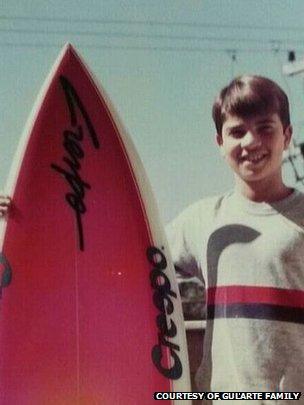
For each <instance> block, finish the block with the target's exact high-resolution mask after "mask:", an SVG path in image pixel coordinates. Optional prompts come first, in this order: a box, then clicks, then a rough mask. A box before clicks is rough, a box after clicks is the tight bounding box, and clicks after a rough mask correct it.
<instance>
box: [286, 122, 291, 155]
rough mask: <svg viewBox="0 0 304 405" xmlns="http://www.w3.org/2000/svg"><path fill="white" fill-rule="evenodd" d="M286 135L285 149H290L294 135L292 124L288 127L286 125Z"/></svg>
mask: <svg viewBox="0 0 304 405" xmlns="http://www.w3.org/2000/svg"><path fill="white" fill-rule="evenodd" d="M284 137H285V141H284V149H285V150H286V149H288V147H289V144H290V141H291V137H292V126H291V125H288V127H286V129H285V131H284Z"/></svg>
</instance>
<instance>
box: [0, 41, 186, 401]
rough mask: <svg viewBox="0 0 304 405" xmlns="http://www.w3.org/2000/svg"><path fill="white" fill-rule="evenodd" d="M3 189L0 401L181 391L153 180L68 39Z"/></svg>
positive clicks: (180, 336)
mask: <svg viewBox="0 0 304 405" xmlns="http://www.w3.org/2000/svg"><path fill="white" fill-rule="evenodd" d="M6 192H7V194H9V195H11V196H12V201H13V204H12V207H11V211H10V214H9V216H8V218H7V220H6V221H1V228H0V237H1V239H0V248H1V249H0V251H1V254H0V281H1V284H0V297H1V298H0V359H1V360H0V403H1V404H5V405H11V404H12V405H13V404H14V405H16V404H22V405H27V404H30V405H38V404H39V405H41V404H44V405H47V404H56V405H59V404H90V405H92V404H111V405H113V404H124V405H125V404H132V405H134V404H141V405H142V404H150V403H151V404H152V403H154V398H153V395H154V392H171V391H190V377H189V366H188V357H187V349H186V339H185V331H184V323H183V317H182V309H181V303H180V297H179V293H178V288H177V284H176V281H175V276H174V268H173V265H172V261H171V259H170V254H169V251H168V245H167V242H166V239H165V236H164V231H163V227H162V225H161V223H160V220H159V214H158V210H157V207H156V203H155V200H154V198H153V195H152V191H151V187H150V185H149V183H148V180H147V176H146V174H145V171H144V169H143V166H142V163H141V161H140V159H139V157H138V154H137V153H136V150H135V148H134V145H133V143H132V141H131V138H130V137H129V136H128V134H127V132H126V130H125V129H124V127H123V125H122V124H121V122H120V120H119V118H118V116H117V114H116V112H115V110H114V108H113V106H112V105H111V102H110V101H109V98H108V96H107V95H106V93H105V91H104V89H103V88H102V87H101V86H100V85H98V84H97V81H96V79H95V78H93V75H92V74H91V73H90V71H89V69H88V67H87V66H86V64H85V62H84V61H83V60H82V59H81V57H80V56H79V55H78V53H77V52H76V51H75V49H74V48H73V47H72V46H71V45H70V44H68V45H66V46H65V47H64V48H63V50H62V51H61V53H60V55H59V57H58V59H57V60H56V62H55V65H54V66H53V68H52V70H51V72H50V74H49V76H48V78H47V80H46V82H45V84H44V86H43V87H42V90H41V92H40V95H39V97H38V99H37V101H36V104H35V106H34V109H33V112H32V114H31V116H30V118H29V120H28V123H27V125H26V128H25V131H24V133H23V135H22V137H21V140H20V144H19V147H18V150H17V152H16V156H15V159H14V161H13V164H12V168H11V172H10V175H9V178H8V183H7V189H6ZM167 402H168V401H167ZM179 403H181V401H179ZM185 403H186V402H185Z"/></svg>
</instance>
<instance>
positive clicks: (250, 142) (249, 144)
mask: <svg viewBox="0 0 304 405" xmlns="http://www.w3.org/2000/svg"><path fill="white" fill-rule="evenodd" d="M261 144H262V140H261V136H260V135H259V134H257V133H255V132H252V131H248V132H247V133H246V134H245V136H244V137H243V139H242V147H243V148H256V147H258V146H260V145H261Z"/></svg>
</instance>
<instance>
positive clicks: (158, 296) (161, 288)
mask: <svg viewBox="0 0 304 405" xmlns="http://www.w3.org/2000/svg"><path fill="white" fill-rule="evenodd" d="M147 258H148V261H149V262H150V263H151V264H152V265H153V269H152V270H151V273H150V281H151V286H152V288H153V289H154V294H153V303H154V305H155V307H156V308H157V309H158V310H159V311H160V313H159V314H158V315H157V317H156V324H157V327H158V330H159V333H158V344H156V345H155V346H154V347H153V349H152V361H153V363H154V365H155V366H156V368H157V369H158V371H159V372H160V373H161V374H162V375H164V376H165V377H167V378H170V379H173V380H176V379H178V378H180V377H181V375H182V372H183V368H182V363H181V361H180V358H179V356H178V353H177V352H179V351H180V347H179V346H178V345H176V344H174V343H172V342H170V341H169V340H167V338H173V337H175V336H176V334H177V327H176V325H175V323H174V321H173V320H172V319H171V318H170V317H169V315H171V314H172V313H173V312H174V304H173V301H172V299H171V298H176V297H177V295H176V293H175V292H174V291H172V289H171V283H170V280H169V279H168V277H167V276H166V274H165V273H164V271H165V270H166V268H167V260H166V257H165V255H164V253H163V252H162V251H161V250H160V249H158V248H157V247H154V246H151V247H149V248H148V249H147ZM166 350H169V352H170V356H171V363H172V366H171V367H165V366H164V365H163V364H162V360H163V358H164V359H166V356H165V355H164V352H165V351H166Z"/></svg>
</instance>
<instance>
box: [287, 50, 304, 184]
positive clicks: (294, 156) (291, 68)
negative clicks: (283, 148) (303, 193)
mask: <svg viewBox="0 0 304 405" xmlns="http://www.w3.org/2000/svg"><path fill="white" fill-rule="evenodd" d="M282 72H283V74H284V75H286V76H296V75H298V74H300V73H304V59H303V60H301V61H296V53H295V51H288V63H286V64H285V65H283V68H282ZM299 160H300V161H301V162H300V163H302V165H301V166H302V167H303V163H304V161H303V160H304V142H301V143H296V142H295V141H293V148H292V151H291V152H290V151H289V153H288V155H287V156H286V158H285V159H284V161H283V162H284V163H286V162H289V163H290V165H291V167H292V169H293V172H294V176H295V181H296V183H299V182H300V183H301V184H303V185H304V175H303V174H302V175H300V173H299V170H298V165H297V163H299ZM302 172H303V170H302Z"/></svg>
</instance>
